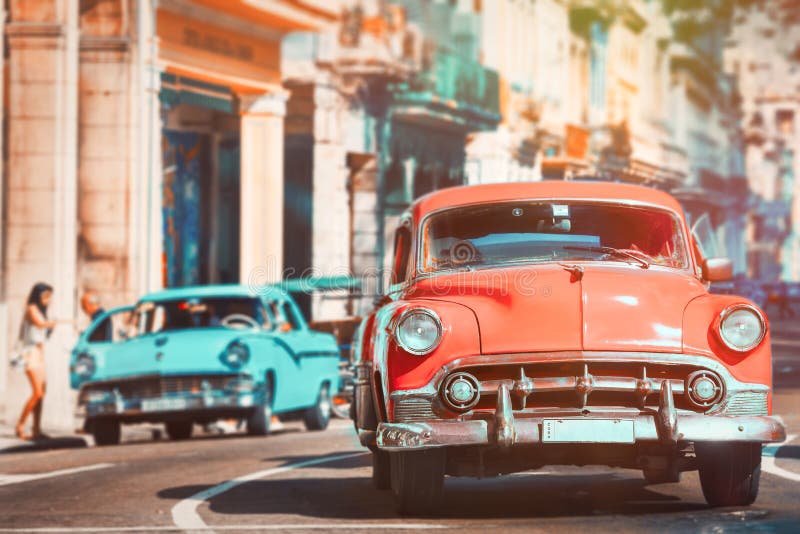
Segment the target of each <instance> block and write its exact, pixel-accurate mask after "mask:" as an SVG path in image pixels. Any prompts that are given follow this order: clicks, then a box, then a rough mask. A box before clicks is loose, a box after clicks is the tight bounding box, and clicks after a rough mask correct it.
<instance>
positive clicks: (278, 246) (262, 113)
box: [239, 92, 288, 285]
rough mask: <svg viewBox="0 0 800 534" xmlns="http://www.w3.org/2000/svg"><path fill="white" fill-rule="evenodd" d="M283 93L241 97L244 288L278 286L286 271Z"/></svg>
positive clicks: (241, 220) (242, 276)
mask: <svg viewBox="0 0 800 534" xmlns="http://www.w3.org/2000/svg"><path fill="white" fill-rule="evenodd" d="M287 98H288V95H287V94H286V93H283V92H279V93H269V94H265V95H258V96H251V95H243V96H241V97H240V113H241V124H242V125H241V147H242V148H241V178H240V179H241V209H240V228H241V234H240V267H239V278H240V282H241V283H243V284H250V285H262V284H268V283H273V282H277V281H279V280H280V279H281V277H282V276H281V275H282V272H283V118H284V116H285V115H286V100H287Z"/></svg>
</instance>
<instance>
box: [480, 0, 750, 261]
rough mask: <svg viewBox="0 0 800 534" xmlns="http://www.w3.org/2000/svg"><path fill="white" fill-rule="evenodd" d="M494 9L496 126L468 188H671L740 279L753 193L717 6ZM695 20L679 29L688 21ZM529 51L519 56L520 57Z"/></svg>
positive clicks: (537, 4) (489, 13)
mask: <svg viewBox="0 0 800 534" xmlns="http://www.w3.org/2000/svg"><path fill="white" fill-rule="evenodd" d="M675 5H677V4H676V3H675V2H668V1H649V2H647V1H644V0H635V1H630V2H596V1H591V0H590V1H576V0H526V1H517V0H497V1H493V2H484V3H483V12H482V21H483V31H482V35H483V41H482V50H483V55H484V60H485V63H486V65H487V66H489V67H491V68H494V69H496V70H498V72H499V73H500V77H501V88H502V95H501V101H502V102H503V109H502V114H503V122H502V124H501V125H500V128H499V129H498V130H497V131H493V132H487V133H483V134H478V135H475V136H473V140H472V143H471V144H470V146H469V147H468V159H469V167H468V169H469V172H468V176H469V180H470V182H472V183H482V182H491V181H505V180H509V179H510V180H531V179H533V180H538V179H564V178H565V177H568V176H575V175H582V174H593V175H599V176H601V177H602V176H606V177H613V178H614V179H622V180H625V181H630V182H634V183H644V184H647V185H651V186H653V187H658V188H661V189H664V190H667V191H670V192H672V193H674V194H675V195H676V196H678V197H679V198H680V199H681V200H682V201H683V203H684V206H685V207H686V208H687V211H688V212H689V214H690V217H691V218H692V219H694V220H697V219H699V218H700V217H702V216H703V215H707V217H708V218H710V219H711V220H712V222H711V224H712V226H713V227H714V230H715V234H716V237H717V240H718V241H720V242H721V245H720V247H718V251H717V252H718V253H726V254H727V255H729V256H730V257H731V258H732V259H733V260H734V264H735V269H736V271H737V272H739V273H743V272H745V271H746V270H747V256H746V251H745V249H744V246H743V241H744V237H745V230H746V228H747V218H746V217H745V214H746V213H747V210H748V188H747V182H746V180H745V169H744V166H743V157H742V151H743V146H742V142H741V136H740V132H739V127H738V121H739V115H738V114H739V110H738V108H737V105H736V104H737V100H736V98H737V96H736V95H737V93H736V85H735V83H734V82H735V80H733V79H732V78H731V77H730V76H729V75H727V74H726V73H725V72H724V69H723V64H722V51H723V44H724V43H723V37H724V35H725V34H726V32H727V29H728V28H727V24H726V21H727V20H729V14H728V13H726V12H724V8H725V6H726V5H727V4H726V3H725V2H716V1H714V2H706V3H703V5H699V7H698V9H692V8H684V9H677V8H675V7H674V6H675ZM692 20H693V21H700V22H702V24H700V25H698V26H697V27H696V28H692V29H691V31H686V30H687V28H686V22H687V21H692ZM523 50H524V51H525V53H520V51H523Z"/></svg>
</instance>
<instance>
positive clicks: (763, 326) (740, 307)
mask: <svg viewBox="0 0 800 534" xmlns="http://www.w3.org/2000/svg"><path fill="white" fill-rule="evenodd" d="M737 311H747V312H749V313H752V314H753V315H754V316H755V317H756V319H758V323H759V327H760V332H759V335H758V336H757V337H756V338H754V340H753V341H752V342H750V343H748V344H747V345H737V344H735V343H733V342H732V341H730V340H729V339H727V338H726V337H725V334H724V328H723V327H724V325H725V321H726V320H729V319H730V317H731V315H733V313H735V312H737ZM716 330H717V336H718V337H719V339H720V341H722V343H723V344H724V345H725V346H726V347H727V348H729V349H730V350H732V351H734V352H742V353H744V352H750V351H751V350H753V349H755V348H756V347H758V346H759V345H760V344H761V342H762V341H764V338H765V337H766V335H767V320H766V319H765V318H764V314H763V313H761V310H759V309H758V308H756V307H755V306H753V305H751V304H744V303H742V304H733V305H731V306H728V307H727V308H725V309H724V310H722V312H720V314H719V319H718V321H717V328H716Z"/></svg>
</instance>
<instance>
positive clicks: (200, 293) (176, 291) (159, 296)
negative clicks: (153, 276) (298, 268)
mask: <svg viewBox="0 0 800 534" xmlns="http://www.w3.org/2000/svg"><path fill="white" fill-rule="evenodd" d="M286 295H287V293H286V292H285V291H283V290H282V289H280V288H279V287H277V286H274V285H261V286H256V287H251V286H248V285H244V284H214V285H201V286H186V287H176V288H171V289H162V290H161V291H155V292H153V293H148V294H147V295H145V296H144V297H142V298H141V299H140V302H158V301H163V300H180V299H190V298H215V297H216V298H224V297H271V298H285V297H286Z"/></svg>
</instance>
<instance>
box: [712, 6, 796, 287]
mask: <svg viewBox="0 0 800 534" xmlns="http://www.w3.org/2000/svg"><path fill="white" fill-rule="evenodd" d="M798 43H800V4H797V3H796V2H779V1H766V0H765V1H762V2H753V3H751V4H749V5H747V6H745V7H740V8H739V9H737V10H736V11H735V13H734V19H733V27H732V31H731V33H730V35H729V37H728V40H727V42H726V45H727V46H726V50H725V63H726V69H727V71H728V72H729V73H730V74H731V75H732V76H734V77H735V78H736V79H737V80H738V81H739V89H740V92H741V108H742V124H743V130H744V139H743V140H744V143H745V165H746V168H747V179H748V183H749V186H750V189H751V190H752V191H753V194H754V197H755V199H754V203H753V210H752V213H753V216H752V220H751V225H750V228H749V239H748V243H749V247H748V255H749V258H750V275H751V276H752V277H754V278H761V279H765V280H770V281H774V280H777V279H782V280H785V281H797V280H800V231H799V230H798V221H800V184H798V181H797V177H798V176H800V46H799V45H798Z"/></svg>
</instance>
